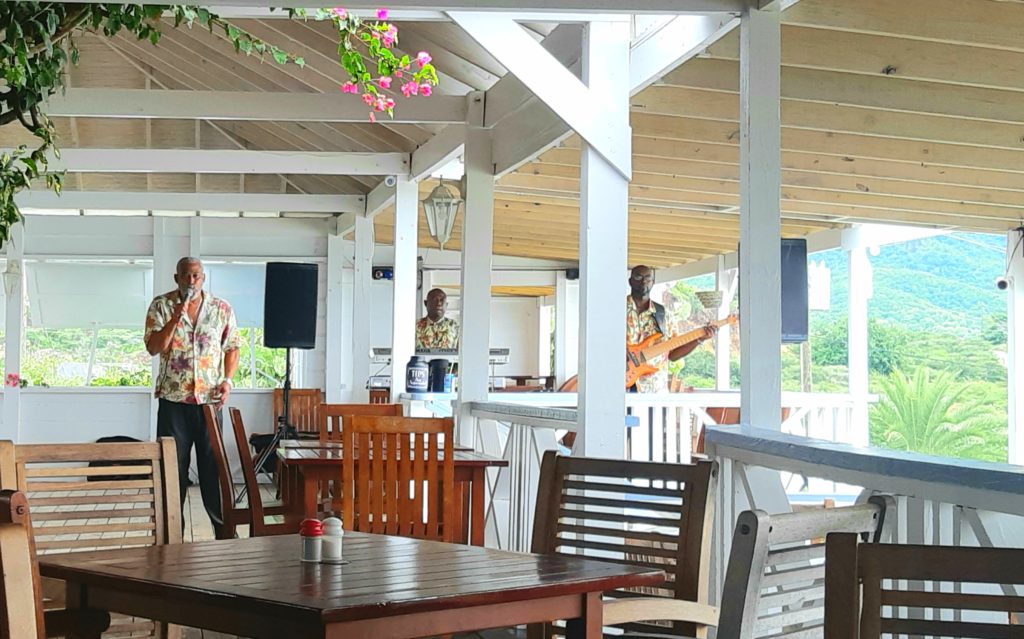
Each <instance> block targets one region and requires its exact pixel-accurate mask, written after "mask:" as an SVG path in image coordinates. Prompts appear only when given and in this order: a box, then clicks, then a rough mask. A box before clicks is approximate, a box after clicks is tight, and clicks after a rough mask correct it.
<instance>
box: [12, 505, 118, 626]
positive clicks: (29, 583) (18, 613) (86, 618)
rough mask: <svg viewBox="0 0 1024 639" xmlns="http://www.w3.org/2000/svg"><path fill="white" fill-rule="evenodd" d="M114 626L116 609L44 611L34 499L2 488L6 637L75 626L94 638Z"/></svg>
mask: <svg viewBox="0 0 1024 639" xmlns="http://www.w3.org/2000/svg"><path fill="white" fill-rule="evenodd" d="M109 626H110V615H109V614H107V613H105V612H100V611H97V610H85V609H82V610H51V611H49V612H46V613H45V617H44V613H43V595H42V588H41V585H40V578H39V565H38V564H37V563H36V549H35V544H34V541H33V537H32V521H31V517H30V515H29V508H28V500H27V499H26V498H25V494H24V493H20V492H17V491H14V490H0V637H3V638H4V639H43V637H44V636H46V637H63V636H65V635H67V634H71V633H72V632H73V633H75V635H76V636H79V637H86V638H88V639H92V638H93V637H99V636H100V633H102V632H103V631H104V630H106V629H107V627H109ZM44 629H45V631H46V632H44Z"/></svg>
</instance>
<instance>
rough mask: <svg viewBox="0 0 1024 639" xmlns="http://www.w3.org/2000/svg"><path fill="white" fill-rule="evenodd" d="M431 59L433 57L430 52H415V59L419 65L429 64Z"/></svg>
mask: <svg viewBox="0 0 1024 639" xmlns="http://www.w3.org/2000/svg"><path fill="white" fill-rule="evenodd" d="M431 60H433V58H431V57H430V54H429V53H427V52H426V51H420V52H419V53H417V54H416V61H417V62H419V63H420V66H421V67H422V66H423V65H424V64H430V61H431Z"/></svg>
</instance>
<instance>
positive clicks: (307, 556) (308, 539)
mask: <svg viewBox="0 0 1024 639" xmlns="http://www.w3.org/2000/svg"><path fill="white" fill-rule="evenodd" d="M323 535H324V529H323V525H321V524H320V521H319V520H318V519H303V520H302V523H301V524H299V537H300V538H301V539H302V557H301V559H302V561H312V562H319V561H320V556H321V545H322V543H323V538H324V537H323Z"/></svg>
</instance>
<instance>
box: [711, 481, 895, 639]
mask: <svg viewBox="0 0 1024 639" xmlns="http://www.w3.org/2000/svg"><path fill="white" fill-rule="evenodd" d="M894 507H895V502H894V500H893V498H892V497H889V496H886V495H876V496H874V497H871V498H870V500H869V502H868V503H866V504H860V505H856V506H848V507H845V508H827V509H817V510H808V511H804V512H796V513H786V514H781V515H769V514H767V513H765V512H764V511H761V510H748V511H745V512H743V513H741V514H740V516H739V517H738V518H737V521H736V530H735V533H734V534H733V538H732V550H731V552H730V553H729V565H728V568H727V569H726V575H725V586H724V588H723V590H722V610H721V621H720V623H719V625H718V637H719V639H761V638H767V637H771V638H772V639H817V638H819V637H822V636H823V625H824V617H825V536H826V535H828V534H829V533H834V532H846V533H855V534H860V535H863V536H864V537H865V539H867V540H869V541H873V542H877V541H880V540H882V539H887V538H888V536H889V533H888V528H889V527H890V526H889V525H890V524H891V520H892V515H893V513H895V510H894Z"/></svg>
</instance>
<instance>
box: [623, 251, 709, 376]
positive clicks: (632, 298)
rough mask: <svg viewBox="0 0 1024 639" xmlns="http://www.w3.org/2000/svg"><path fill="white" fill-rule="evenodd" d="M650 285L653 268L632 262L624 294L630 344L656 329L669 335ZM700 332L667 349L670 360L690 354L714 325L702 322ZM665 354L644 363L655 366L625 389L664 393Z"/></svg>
mask: <svg viewBox="0 0 1024 639" xmlns="http://www.w3.org/2000/svg"><path fill="white" fill-rule="evenodd" d="M653 287H654V271H652V270H651V268H650V267H648V266H643V265H639V266H634V267H633V270H632V271H630V274H629V295H627V296H626V344H627V345H634V344H639V343H641V342H643V341H644V340H645V339H647V338H648V337H650V336H651V335H654V334H656V333H660V334H662V335H664V336H665V337H666V338H668V337H672V336H671V335H669V334H668V333H667V332H666V327H665V307H664V306H662V305H661V304H658V303H657V302H655V301H654V300H652V299H651V289H652V288H653ZM704 331H705V333H704V336H703V337H701V338H700V339H698V340H696V341H693V342H690V343H689V344H684V345H682V346H680V347H678V348H675V349H673V350H671V351H669V352H668V359H670V360H672V361H673V362H674V361H676V360H677V359H681V358H683V357H685V356H687V355H689V354H690V352H691V351H693V349H695V348H697V346H698V345H700V343H701V342H703V341H704V340H707V339H711V338H712V337H714V336H715V328H714V327H713V326H706V327H705V328H704ZM665 362H666V357H665V356H664V355H661V356H659V357H655V358H653V359H651V360H649V361H648V362H647V363H648V364H651V365H653V366H656V367H657V368H658V372H656V373H651V374H650V375H646V376H644V377H641V378H640V379H638V380H636V384H635V385H634V386H633V387H632V388H630V389H628V390H630V391H631V392H639V393H664V392H665V391H666V390H668V371H666V370H665Z"/></svg>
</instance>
